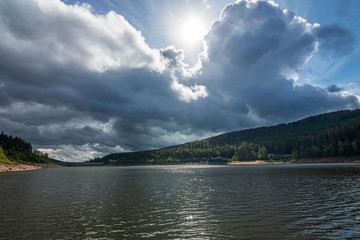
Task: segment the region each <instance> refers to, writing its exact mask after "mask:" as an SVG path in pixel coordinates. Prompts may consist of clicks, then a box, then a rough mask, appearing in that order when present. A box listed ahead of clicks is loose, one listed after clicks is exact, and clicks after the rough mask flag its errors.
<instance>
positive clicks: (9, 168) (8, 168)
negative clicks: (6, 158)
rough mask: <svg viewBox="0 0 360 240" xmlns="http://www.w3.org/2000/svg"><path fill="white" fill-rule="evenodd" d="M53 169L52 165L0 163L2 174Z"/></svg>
mask: <svg viewBox="0 0 360 240" xmlns="http://www.w3.org/2000/svg"><path fill="white" fill-rule="evenodd" d="M49 167H54V165H46V164H39V165H28V164H6V163H0V173H2V172H22V171H32V170H39V169H44V168H49Z"/></svg>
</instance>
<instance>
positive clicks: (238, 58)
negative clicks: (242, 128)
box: [198, 0, 358, 128]
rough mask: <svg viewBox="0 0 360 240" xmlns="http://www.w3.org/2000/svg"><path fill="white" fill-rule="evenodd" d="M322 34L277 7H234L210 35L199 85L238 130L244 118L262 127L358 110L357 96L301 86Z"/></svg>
mask: <svg viewBox="0 0 360 240" xmlns="http://www.w3.org/2000/svg"><path fill="white" fill-rule="evenodd" d="M319 31H320V30H319V25H318V24H310V23H308V22H307V21H306V20H305V19H303V18H301V17H298V16H296V14H295V13H294V12H291V11H289V10H282V9H280V7H279V6H278V5H276V4H275V3H273V2H265V1H245V0H244V1H238V2H237V3H234V4H230V5H228V6H227V7H226V8H225V9H224V10H223V12H222V14H221V17H220V19H219V20H218V21H216V22H215V23H214V24H213V25H212V28H211V29H210V31H209V33H208V34H207V35H206V36H205V40H206V43H207V49H208V51H207V54H206V55H205V57H204V58H203V59H202V72H203V75H202V76H200V77H199V80H198V82H199V83H201V84H203V85H205V86H206V87H207V90H208V93H209V96H210V98H211V99H212V100H214V102H213V104H214V105H219V104H222V105H224V106H226V107H225V108H227V109H228V110H227V111H223V114H224V116H223V117H224V118H225V117H227V118H230V119H237V122H235V124H234V126H235V125H242V122H244V117H245V116H247V117H248V118H249V119H251V118H253V117H254V120H255V119H257V120H260V123H261V122H263V123H271V122H281V121H285V122H286V121H290V120H294V119H298V118H301V117H303V116H306V115H309V114H317V113H320V112H325V111H330V110H337V109H341V108H354V107H357V106H358V101H357V99H356V98H355V97H354V96H347V97H344V96H340V95H336V94H329V93H328V92H326V90H324V89H322V88H319V87H315V86H312V85H298V84H296V81H295V80H296V76H297V72H298V71H299V70H300V69H301V68H302V67H303V66H304V65H306V64H307V63H308V61H309V60H310V59H311V58H312V56H313V54H315V53H316V52H317V51H318V50H319V49H318V47H319V46H318V41H319V39H318V35H319ZM329 37H330V36H329ZM220 107H221V105H219V106H218V108H220ZM218 108H215V109H214V111H217V110H218ZM213 114H215V112H214V113H213ZM216 115H217V117H219V114H216ZM224 124H225V125H224V126H223V127H224V128H226V127H227V126H226V125H227V124H228V123H224Z"/></svg>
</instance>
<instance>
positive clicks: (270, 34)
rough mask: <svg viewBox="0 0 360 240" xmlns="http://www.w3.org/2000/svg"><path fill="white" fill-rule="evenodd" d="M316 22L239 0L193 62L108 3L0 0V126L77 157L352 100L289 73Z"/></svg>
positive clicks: (312, 38) (311, 46) (316, 36)
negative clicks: (150, 41)
mask: <svg viewBox="0 0 360 240" xmlns="http://www.w3.org/2000/svg"><path fill="white" fill-rule="evenodd" d="M269 29H270V30H271V31H269ZM319 31H320V30H319V26H318V25H313V24H310V23H308V22H307V21H306V20H305V19H302V18H300V17H298V16H296V14H295V13H293V12H291V11H288V10H282V9H280V8H279V6H277V5H276V4H274V3H273V2H256V1H238V2H236V3H234V4H231V5H229V6H227V7H226V8H225V9H224V10H223V12H222V14H221V17H220V19H219V20H218V21H216V22H214V23H213V25H212V27H211V29H210V30H209V32H208V33H207V35H206V36H205V44H206V47H205V50H204V52H203V53H202V54H201V56H200V59H199V62H198V64H197V65H196V66H195V67H193V68H191V67H190V66H188V65H187V64H186V63H185V62H184V51H183V50H181V49H176V48H175V47H173V46H169V47H166V48H163V49H154V48H151V47H149V46H148V45H147V43H146V41H145V39H144V38H143V37H142V35H141V33H140V32H139V31H138V30H136V29H135V28H134V27H132V26H131V25H130V24H129V22H127V21H126V19H124V17H122V16H120V15H119V14H117V13H115V12H109V13H107V14H105V15H98V14H95V13H94V12H93V11H92V9H91V7H90V6H89V5H66V4H64V3H62V2H60V1H58V0H54V1H47V0H46V1H45V0H36V1H35V0H32V1H30V0H27V1H25V0H13V1H0V32H1V38H0V94H1V95H0V128H1V130H4V131H5V132H7V133H10V134H13V135H17V136H20V137H23V138H25V139H26V140H27V141H31V142H32V143H33V146H34V147H35V148H38V149H40V150H43V151H46V152H48V153H50V155H51V156H52V157H55V158H59V159H62V160H75V161H76V160H85V159H89V158H93V157H98V156H102V155H104V154H107V153H110V152H118V151H134V150H144V149H153V148H159V147H164V146H168V145H172V144H179V143H183V142H188V141H191V140H195V139H201V138H204V137H207V136H210V135H214V134H217V133H220V132H224V131H233V130H238V129H243V128H247V127H255V126H261V125H269V124H274V123H279V122H286V121H291V120H296V119H299V118H301V117H304V116H308V115H310V114H317V113H322V112H325V111H331V110H337V109H343V108H354V107H358V106H359V104H358V101H357V98H356V97H355V96H352V95H345V94H339V93H337V92H335V91H331V90H329V89H323V88H319V87H315V86H312V85H309V84H307V85H298V84H297V83H296V78H297V75H298V71H299V70H300V69H301V68H302V67H303V66H304V65H306V64H307V62H308V61H309V60H310V59H311V57H312V55H313V54H316V52H317V51H321V47H322V46H324V44H321V41H322V39H325V38H331V37H332V36H333V35H332V34H330V35H326V34H324V33H322V34H320V33H319ZM320 32H321V31H320ZM325 35H326V36H325ZM343 40H344V39H343ZM345 40H346V39H345ZM345 40H344V41H345ZM319 41H320V44H319ZM337 41H342V40H341V38H338V40H337ZM345 42H346V41H345ZM325 47H326V46H325ZM340 52H341V51H340Z"/></svg>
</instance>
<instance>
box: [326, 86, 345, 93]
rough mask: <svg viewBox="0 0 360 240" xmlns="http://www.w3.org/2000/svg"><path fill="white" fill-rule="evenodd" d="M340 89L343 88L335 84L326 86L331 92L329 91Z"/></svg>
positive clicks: (334, 91)
mask: <svg viewBox="0 0 360 240" xmlns="http://www.w3.org/2000/svg"><path fill="white" fill-rule="evenodd" d="M342 90H344V89H343V88H341V87H338V86H337V85H330V86H329V87H327V91H328V92H331V93H336V92H340V91H342Z"/></svg>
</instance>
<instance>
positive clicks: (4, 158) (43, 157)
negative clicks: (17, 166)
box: [0, 132, 50, 163]
mask: <svg viewBox="0 0 360 240" xmlns="http://www.w3.org/2000/svg"><path fill="white" fill-rule="evenodd" d="M0 162H3V163H50V161H49V160H48V156H47V154H42V153H40V152H39V151H36V150H33V149H32V146H31V144H30V143H28V142H26V141H25V140H23V139H21V138H19V137H12V136H11V135H10V136H9V135H7V134H5V133H4V132H1V134H0Z"/></svg>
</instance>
